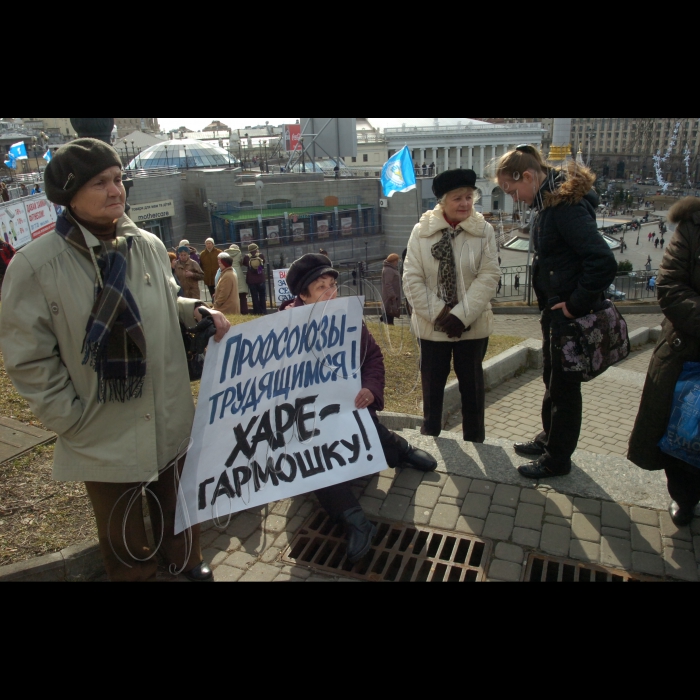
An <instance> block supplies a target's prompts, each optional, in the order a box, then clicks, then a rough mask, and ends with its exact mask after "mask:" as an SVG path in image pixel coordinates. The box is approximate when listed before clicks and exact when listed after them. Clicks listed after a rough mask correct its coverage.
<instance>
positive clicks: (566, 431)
mask: <svg viewBox="0 0 700 700" xmlns="http://www.w3.org/2000/svg"><path fill="white" fill-rule="evenodd" d="M559 325H560V324H559V323H558V322H557V321H556V320H554V319H553V318H552V314H551V313H549V312H547V311H545V312H544V314H543V315H542V338H543V343H542V349H543V355H544V385H545V388H546V391H545V395H544V400H543V401H542V428H543V432H542V433H540V435H538V436H537V438H536V442H538V443H540V444H541V445H542V446H543V447H544V448H545V449H546V455H545V464H546V465H547V466H551V467H553V468H555V469H557V468H562V469H565V468H567V467H568V466H569V465H570V463H571V455H573V453H574V452H575V451H576V447H577V445H578V440H579V437H580V436H581V422H582V420H583V398H582V396H581V382H580V381H578V380H576V379H572V378H571V377H570V376H569V374H568V373H566V372H564V370H563V369H562V367H561V361H560V354H561V344H560V342H559V338H560V335H559V332H558V326H559Z"/></svg>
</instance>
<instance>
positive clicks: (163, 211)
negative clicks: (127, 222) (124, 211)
mask: <svg viewBox="0 0 700 700" xmlns="http://www.w3.org/2000/svg"><path fill="white" fill-rule="evenodd" d="M173 216H175V202H173V200H172V199H167V200H165V201H164V202H151V203H150V204H132V205H131V210H130V211H129V218H130V219H131V220H132V221H133V222H134V223H135V224H138V223H140V222H141V221H153V220H154V219H169V218H171V217H173Z"/></svg>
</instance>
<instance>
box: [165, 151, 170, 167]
mask: <svg viewBox="0 0 700 700" xmlns="http://www.w3.org/2000/svg"><path fill="white" fill-rule="evenodd" d="M165 165H166V167H167V168H170V161H169V160H168V147H167V146H166V147H165Z"/></svg>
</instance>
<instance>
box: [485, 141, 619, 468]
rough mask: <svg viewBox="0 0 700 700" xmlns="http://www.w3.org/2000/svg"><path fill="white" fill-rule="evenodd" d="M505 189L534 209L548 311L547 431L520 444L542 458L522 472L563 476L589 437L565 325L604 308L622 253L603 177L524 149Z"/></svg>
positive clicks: (539, 284)
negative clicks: (598, 183) (605, 222)
mask: <svg viewBox="0 0 700 700" xmlns="http://www.w3.org/2000/svg"><path fill="white" fill-rule="evenodd" d="M496 177H497V180H498V184H499V185H500V187H501V188H502V189H503V190H504V191H505V192H506V193H507V194H510V195H511V197H513V199H514V201H515V202H523V203H524V204H527V205H528V206H529V207H530V208H531V209H532V210H533V220H532V222H531V226H530V228H531V233H530V235H531V236H532V237H533V243H534V249H535V259H534V264H533V271H532V276H533V284H534V289H535V293H536V294H537V301H538V303H539V306H540V310H541V311H542V333H543V338H544V345H543V350H544V383H545V386H546V388H547V391H546V393H545V397H544V402H543V405H542V426H543V432H541V433H540V434H539V435H538V436H537V437H536V438H535V439H534V440H533V441H532V442H528V443H518V444H516V445H515V449H516V451H517V452H518V453H519V454H522V455H526V456H529V457H537V458H538V459H537V460H536V461H534V462H531V463H530V464H527V465H524V466H522V467H520V469H519V471H520V473H521V474H522V475H523V476H525V477H527V478H530V479H545V478H548V477H552V476H563V475H565V474H568V473H569V472H570V471H571V456H572V455H573V453H574V451H575V450H576V446H577V444H578V439H579V436H580V433H581V421H582V416H583V401H582V398H581V383H580V381H579V380H577V379H574V378H572V376H571V375H570V374H567V373H565V372H564V371H563V369H562V366H561V361H560V356H561V345H560V341H559V338H560V332H559V329H560V326H561V325H562V324H565V323H567V322H568V321H570V320H573V319H575V318H579V317H581V316H586V315H588V314H589V313H591V312H592V311H595V310H598V308H599V307H600V306H601V305H602V303H603V302H604V300H605V296H604V292H605V290H606V289H607V288H608V287H609V286H610V285H611V284H612V283H613V282H614V281H615V275H616V273H617V262H616V261H615V255H614V254H613V252H612V251H611V250H610V248H609V247H608V244H607V243H606V242H605V240H604V239H603V237H602V236H601V235H600V233H599V232H598V224H597V220H596V208H597V206H598V202H599V200H598V195H597V194H596V192H595V190H593V189H592V188H593V184H594V183H595V180H596V177H595V175H594V174H593V173H592V172H591V171H590V170H588V168H586V167H584V166H582V165H580V164H578V163H575V162H570V163H567V164H566V166H564V167H563V168H557V169H552V168H550V167H548V166H547V164H546V163H545V162H544V160H543V159H542V156H541V155H540V152H539V151H538V150H537V149H536V148H533V147H532V146H519V147H518V148H517V149H516V150H515V151H511V152H510V153H506V154H505V155H504V156H503V157H502V158H501V159H500V160H499V162H498V165H497V170H496Z"/></svg>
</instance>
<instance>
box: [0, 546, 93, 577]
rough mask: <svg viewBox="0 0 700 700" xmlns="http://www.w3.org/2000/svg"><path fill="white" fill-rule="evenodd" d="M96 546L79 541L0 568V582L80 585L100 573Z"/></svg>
mask: <svg viewBox="0 0 700 700" xmlns="http://www.w3.org/2000/svg"><path fill="white" fill-rule="evenodd" d="M104 570H105V569H104V564H103V562H102V554H101V553H100V547H99V544H98V543H97V542H96V541H91V542H83V543H82V544H76V545H73V546H72V547H66V549H62V550H61V551H60V552H55V553H54V554H47V555H46V556H43V557H37V558H36V559H30V560H29V561H22V562H19V563H17V564H10V565H9V566H2V567H0V583H5V582H15V583H30V582H45V583H57V582H73V583H77V582H81V581H92V580H94V579H96V578H98V577H99V576H101V575H102V574H104Z"/></svg>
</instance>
